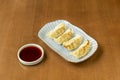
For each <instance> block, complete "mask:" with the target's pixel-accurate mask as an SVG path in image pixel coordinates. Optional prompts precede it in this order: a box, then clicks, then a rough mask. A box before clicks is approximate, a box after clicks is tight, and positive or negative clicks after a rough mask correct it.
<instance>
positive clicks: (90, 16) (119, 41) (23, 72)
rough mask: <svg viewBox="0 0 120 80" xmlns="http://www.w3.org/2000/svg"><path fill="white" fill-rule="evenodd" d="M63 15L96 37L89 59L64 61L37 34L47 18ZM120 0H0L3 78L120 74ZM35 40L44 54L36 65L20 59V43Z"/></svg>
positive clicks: (80, 79) (80, 78)
mask: <svg viewBox="0 0 120 80" xmlns="http://www.w3.org/2000/svg"><path fill="white" fill-rule="evenodd" d="M59 19H64V20H67V21H69V22H71V23H72V24H74V25H76V26H78V27H80V28H81V29H83V30H84V31H85V32H86V33H87V34H89V35H90V36H92V37H93V38H94V39H96V40H97V42H98V44H99V47H98V49H97V51H96V52H95V54H94V55H93V56H92V57H91V58H89V59H88V60H86V61H84V62H82V63H78V64H74V63H70V62H67V61H65V60H64V59H63V58H62V57H60V56H59V55H57V54H56V53H55V52H54V51H53V50H52V49H50V48H49V47H48V46H47V45H46V44H45V43H44V42H43V41H42V40H40V39H39V38H38V35H37V34H38V31H39V30H40V29H41V28H42V26H43V25H45V24H46V23H48V22H51V21H55V20H59ZM119 35H120V0H0V42H1V43H0V80H120V76H119V75H120V51H119V50H120V37H119ZM27 43H36V44H39V45H41V46H42V47H43V48H44V50H45V58H44V59H43V61H42V62H41V63H40V64H38V65H35V66H24V65H22V64H21V63H20V62H19V60H18V59H17V51H18V49H19V48H20V47H21V46H22V45H24V44H27Z"/></svg>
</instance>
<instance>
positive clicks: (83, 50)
mask: <svg viewBox="0 0 120 80" xmlns="http://www.w3.org/2000/svg"><path fill="white" fill-rule="evenodd" d="M90 48H91V43H90V42H89V40H85V41H84V42H83V44H81V46H80V47H79V48H78V49H76V50H75V51H73V52H71V55H73V56H75V57H76V58H81V57H83V56H84V55H86V54H87V53H88V51H89V50H90Z"/></svg>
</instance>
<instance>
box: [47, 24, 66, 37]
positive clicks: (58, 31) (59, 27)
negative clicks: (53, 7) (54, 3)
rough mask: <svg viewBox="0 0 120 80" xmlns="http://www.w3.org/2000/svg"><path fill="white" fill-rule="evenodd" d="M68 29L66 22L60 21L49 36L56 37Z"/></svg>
mask: <svg viewBox="0 0 120 80" xmlns="http://www.w3.org/2000/svg"><path fill="white" fill-rule="evenodd" d="M65 30H66V26H65V24H64V23H60V24H58V25H57V26H56V27H55V29H53V30H52V31H50V32H49V33H48V34H47V36H48V37H49V38H52V39H55V38H58V37H59V36H60V35H61V34H63V33H64V32H65Z"/></svg>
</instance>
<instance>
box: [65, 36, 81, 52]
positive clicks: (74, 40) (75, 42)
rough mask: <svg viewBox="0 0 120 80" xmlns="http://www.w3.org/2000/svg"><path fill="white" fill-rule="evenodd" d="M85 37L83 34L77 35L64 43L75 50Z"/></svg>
mask: <svg viewBox="0 0 120 80" xmlns="http://www.w3.org/2000/svg"><path fill="white" fill-rule="evenodd" d="M82 39H83V37H82V36H81V35H76V36H75V37H73V38H72V39H70V40H69V41H66V42H64V43H63V46H64V47H65V48H66V49H68V50H73V49H75V48H78V47H79V46H80V44H81V42H82Z"/></svg>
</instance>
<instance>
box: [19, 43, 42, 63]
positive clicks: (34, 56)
mask: <svg viewBox="0 0 120 80" xmlns="http://www.w3.org/2000/svg"><path fill="white" fill-rule="evenodd" d="M17 57H18V60H19V61H20V62H21V63H22V64H24V65H35V64H38V63H39V62H41V61H42V60H43V58H44V50H43V48H42V47H41V46H40V45H38V44H34V43H30V44H25V45H23V46H22V47H20V48H19V50H18V53H17Z"/></svg>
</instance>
